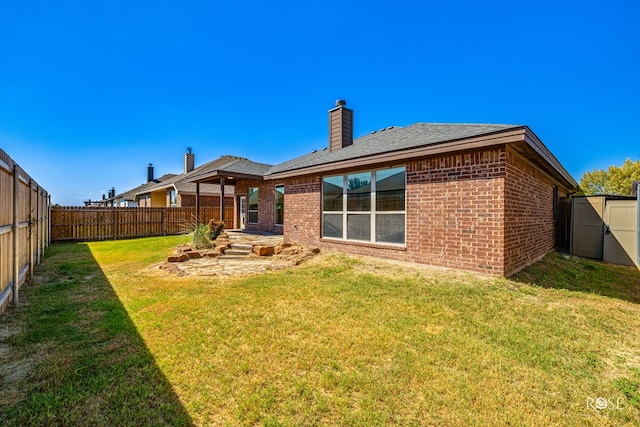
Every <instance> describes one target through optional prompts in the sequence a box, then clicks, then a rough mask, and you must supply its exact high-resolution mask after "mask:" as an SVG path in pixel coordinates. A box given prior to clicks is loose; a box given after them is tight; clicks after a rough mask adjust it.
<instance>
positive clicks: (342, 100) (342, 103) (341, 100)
mask: <svg viewBox="0 0 640 427" xmlns="http://www.w3.org/2000/svg"><path fill="white" fill-rule="evenodd" d="M345 105H347V101H345V100H344V99H338V100H337V101H336V107H344V106H345Z"/></svg>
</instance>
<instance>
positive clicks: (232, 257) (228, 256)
mask: <svg viewBox="0 0 640 427" xmlns="http://www.w3.org/2000/svg"><path fill="white" fill-rule="evenodd" d="M246 258H247V255H227V254H224V255H220V256H219V257H218V259H246Z"/></svg>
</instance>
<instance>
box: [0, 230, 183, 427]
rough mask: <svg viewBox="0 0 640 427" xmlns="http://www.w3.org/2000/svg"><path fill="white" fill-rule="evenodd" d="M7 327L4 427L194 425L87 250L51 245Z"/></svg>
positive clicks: (1, 402)
mask: <svg viewBox="0 0 640 427" xmlns="http://www.w3.org/2000/svg"><path fill="white" fill-rule="evenodd" d="M0 325H1V326H4V329H5V330H9V329H11V330H14V331H15V333H13V334H10V335H9V336H4V337H2V336H0V346H1V347H0V349H2V350H3V351H2V352H0V365H1V366H2V367H4V368H6V369H4V370H3V371H0V373H1V374H2V375H0V389H2V390H11V392H10V393H5V392H4V391H3V392H2V393H0V425H171V426H180V425H182V426H186V425H192V424H193V423H192V420H191V418H190V417H189V415H188V414H187V412H186V410H185V408H184V407H183V406H182V404H181V403H180V401H179V399H178V396H177V395H176V394H175V393H174V391H173V389H172V387H171V384H170V383H169V382H168V381H167V379H166V378H165V377H164V375H163V373H162V372H161V370H160V369H159V368H158V366H156V364H155V361H154V358H153V355H152V354H151V353H150V352H149V350H148V348H147V347H146V345H145V343H144V342H143V340H142V338H141V337H140V336H139V335H138V332H137V331H136V328H135V326H134V324H133V322H132V321H131V319H130V318H129V316H128V314H127V312H126V310H125V308H124V306H123V305H122V304H121V303H120V301H119V299H118V296H117V295H116V294H115V293H114V291H113V289H112V288H111V286H110V284H109V281H108V280H107V278H106V277H105V275H104V274H103V273H102V271H101V269H100V265H99V264H98V263H97V262H96V260H95V259H94V258H93V255H92V254H91V251H90V250H89V247H88V246H87V245H86V244H82V243H78V244H58V245H53V246H51V247H50V248H49V250H48V251H47V254H46V256H45V258H44V260H43V263H42V264H41V265H40V266H38V268H37V269H36V273H35V275H34V278H33V280H32V281H31V283H29V284H27V285H25V286H23V287H22V290H21V305H20V306H19V307H17V308H15V307H14V308H13V309H11V310H9V312H7V315H6V316H4V317H3V318H1V319H0ZM5 335H7V334H5Z"/></svg>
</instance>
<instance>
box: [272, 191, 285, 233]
mask: <svg viewBox="0 0 640 427" xmlns="http://www.w3.org/2000/svg"><path fill="white" fill-rule="evenodd" d="M278 188H282V223H278V203H277V200H278ZM284 191H285V190H284V184H280V185H276V186H275V188H274V193H273V225H277V226H283V225H284Z"/></svg>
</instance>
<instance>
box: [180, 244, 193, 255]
mask: <svg viewBox="0 0 640 427" xmlns="http://www.w3.org/2000/svg"><path fill="white" fill-rule="evenodd" d="M190 250H191V245H189V244H184V245H178V246H177V247H176V252H177V253H179V254H181V253H183V252H188V251H190Z"/></svg>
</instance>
